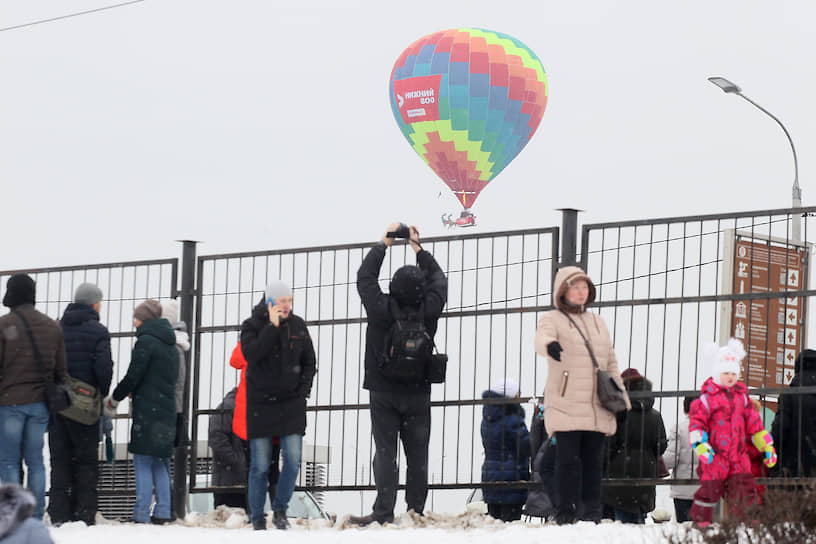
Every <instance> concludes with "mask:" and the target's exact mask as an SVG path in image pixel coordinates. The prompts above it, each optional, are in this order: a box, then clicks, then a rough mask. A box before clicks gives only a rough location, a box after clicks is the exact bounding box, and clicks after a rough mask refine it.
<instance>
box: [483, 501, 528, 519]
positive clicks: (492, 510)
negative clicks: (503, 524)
mask: <svg viewBox="0 0 816 544" xmlns="http://www.w3.org/2000/svg"><path fill="white" fill-rule="evenodd" d="M523 506H524V505H523V504H488V505H487V513H488V514H490V517H492V518H494V519H500V520H502V521H516V520H519V519H521V509H522V507H523Z"/></svg>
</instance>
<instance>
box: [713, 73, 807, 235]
mask: <svg viewBox="0 0 816 544" xmlns="http://www.w3.org/2000/svg"><path fill="white" fill-rule="evenodd" d="M708 80H709V81H710V82H711V83H713V84H714V85H716V86H717V87H719V88H720V89H722V90H723V92H726V93H730V94H735V95H737V96H740V97H742V98H744V99H745V100H747V101H748V102H750V103H751V104H753V105H754V106H755V107H756V108H757V109H759V110H760V111H762V112H763V113H765V114H766V115H767V116H768V117H770V118H771V119H773V120H774V121H776V122H777V123H778V124H779V126H780V127H782V130H783V131H784V132H785V136H787V137H788V142H790V146H791V151H793V191H792V192H793V207H794V208H801V207H802V189H801V188H800V187H799V161H798V160H797V159H796V148H795V147H794V146H793V139H792V138H791V135H790V133H789V132H788V129H787V128H785V125H783V124H782V121H780V120H779V119H778V118H777V117H776V116H775V115H774V114H772V113H771V112H769V111H768V110H766V109H765V108H763V107H762V106H760V105H759V104H757V103H756V102H754V101H753V100H751V99H750V98H748V97H747V96H745V95H744V94H742V89H740V88H739V86H737V85H736V84H735V83H732V82H730V81H728V80H727V79H725V78H724V77H710V78H708ZM801 238H802V236H801V220H800V219H799V217H794V218H793V225H792V228H791V239H792V241H794V242H799V241H801Z"/></svg>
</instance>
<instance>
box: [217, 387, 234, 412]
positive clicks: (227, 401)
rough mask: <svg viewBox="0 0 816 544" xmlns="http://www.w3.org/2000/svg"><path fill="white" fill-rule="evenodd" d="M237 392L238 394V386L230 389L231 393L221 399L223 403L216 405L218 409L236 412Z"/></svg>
mask: <svg viewBox="0 0 816 544" xmlns="http://www.w3.org/2000/svg"><path fill="white" fill-rule="evenodd" d="M237 394H238V388H237V387H233V388H232V389H230V391H229V393H227V394H226V395H224V399H223V400H222V401H221V404H219V405H218V406H217V407H216V410H226V411H228V412H234V411H235V395H237Z"/></svg>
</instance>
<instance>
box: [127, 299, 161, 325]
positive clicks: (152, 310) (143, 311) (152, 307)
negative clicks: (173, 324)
mask: <svg viewBox="0 0 816 544" xmlns="http://www.w3.org/2000/svg"><path fill="white" fill-rule="evenodd" d="M161 315H162V307H161V304H159V301H158V300H154V299H152V298H149V299H147V300H145V301H144V302H142V303H141V304H139V305H138V306H136V308H135V309H134V310H133V317H134V318H135V319H138V320H139V321H141V322H142V323H144V322H145V321H150V320H151V319H158V318H160V317H161Z"/></svg>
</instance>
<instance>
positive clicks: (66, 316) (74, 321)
mask: <svg viewBox="0 0 816 544" xmlns="http://www.w3.org/2000/svg"><path fill="white" fill-rule="evenodd" d="M60 321H61V322H62V323H63V325H68V326H69V327H73V326H75V325H81V324H83V323H85V322H86V321H99V314H98V313H97V312H96V310H94V309H93V308H91V307H90V306H88V305H87V304H78V303H76V302H72V303H71V304H69V305H68V306H66V307H65V311H64V312H63V314H62V319H60Z"/></svg>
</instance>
